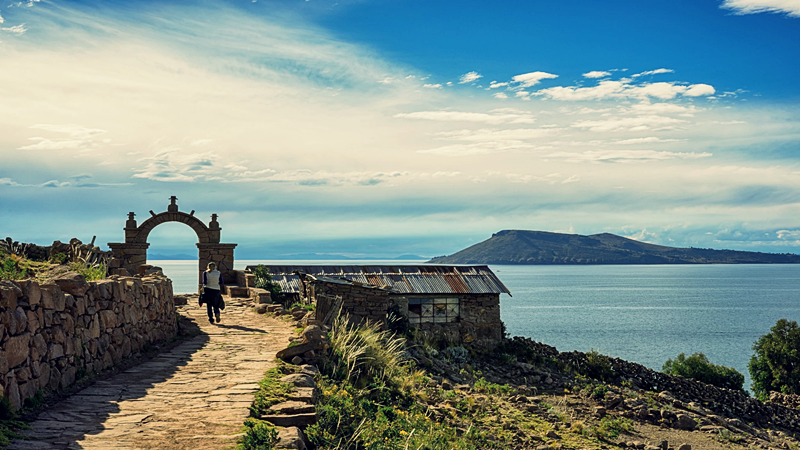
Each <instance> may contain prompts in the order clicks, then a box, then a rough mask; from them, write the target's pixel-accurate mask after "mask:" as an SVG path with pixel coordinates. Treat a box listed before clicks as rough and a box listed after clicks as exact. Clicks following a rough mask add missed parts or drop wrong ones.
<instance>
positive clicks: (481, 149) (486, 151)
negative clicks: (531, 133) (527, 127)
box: [417, 141, 536, 156]
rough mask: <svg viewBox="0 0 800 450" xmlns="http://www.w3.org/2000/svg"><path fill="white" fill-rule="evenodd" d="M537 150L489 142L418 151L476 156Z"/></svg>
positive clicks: (517, 143) (525, 146) (521, 144)
mask: <svg viewBox="0 0 800 450" xmlns="http://www.w3.org/2000/svg"><path fill="white" fill-rule="evenodd" d="M534 148H536V147H535V146H534V145H531V144H525V143H522V142H516V141H510V142H503V141H489V142H476V143H472V144H453V145H445V146H443V147H438V148H431V149H427V150H417V153H422V154H430V155H441V156H474V155H492V154H497V153H507V152H519V151H527V150H532V149H534Z"/></svg>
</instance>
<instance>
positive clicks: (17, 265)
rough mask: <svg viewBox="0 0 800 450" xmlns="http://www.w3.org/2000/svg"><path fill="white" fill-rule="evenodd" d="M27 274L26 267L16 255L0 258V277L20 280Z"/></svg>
mask: <svg viewBox="0 0 800 450" xmlns="http://www.w3.org/2000/svg"><path fill="white" fill-rule="evenodd" d="M27 274H28V268H27V267H26V266H25V264H24V263H23V261H22V260H21V259H20V258H19V257H16V256H8V257H6V258H4V259H2V260H0V278H8V279H10V280H21V279H23V278H25V276H27Z"/></svg>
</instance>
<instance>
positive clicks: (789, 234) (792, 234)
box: [775, 230, 800, 240]
mask: <svg viewBox="0 0 800 450" xmlns="http://www.w3.org/2000/svg"><path fill="white" fill-rule="evenodd" d="M775 234H776V235H777V236H778V239H791V240H799V239H800V230H778V231H776V232H775Z"/></svg>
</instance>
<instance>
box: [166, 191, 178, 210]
mask: <svg viewBox="0 0 800 450" xmlns="http://www.w3.org/2000/svg"><path fill="white" fill-rule="evenodd" d="M176 200H178V197H176V196H174V195H173V196H172V197H170V198H169V206H167V212H178V204H177V203H175V201H176Z"/></svg>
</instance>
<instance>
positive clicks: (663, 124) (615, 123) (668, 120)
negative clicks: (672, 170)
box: [572, 115, 687, 132]
mask: <svg viewBox="0 0 800 450" xmlns="http://www.w3.org/2000/svg"><path fill="white" fill-rule="evenodd" d="M686 122H687V121H686V120H682V119H675V118H672V117H664V116H656V115H652V116H649V115H648V116H639V117H614V118H610V119H606V120H582V121H579V122H575V123H573V124H572V127H575V128H588V129H589V131H595V132H609V131H643V130H651V129H669V128H672V127H674V126H675V125H677V124H680V123H686Z"/></svg>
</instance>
